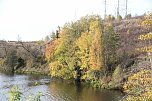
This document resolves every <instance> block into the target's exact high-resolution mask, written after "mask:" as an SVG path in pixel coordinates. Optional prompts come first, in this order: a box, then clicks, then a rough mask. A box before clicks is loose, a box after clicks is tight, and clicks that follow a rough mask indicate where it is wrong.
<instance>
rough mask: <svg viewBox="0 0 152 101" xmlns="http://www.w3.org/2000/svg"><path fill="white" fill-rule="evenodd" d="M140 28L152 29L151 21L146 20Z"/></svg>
mask: <svg viewBox="0 0 152 101" xmlns="http://www.w3.org/2000/svg"><path fill="white" fill-rule="evenodd" d="M141 25H142V26H145V27H147V28H152V19H146V20H144V21H143V22H142V24H141Z"/></svg>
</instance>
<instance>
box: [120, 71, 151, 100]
mask: <svg viewBox="0 0 152 101" xmlns="http://www.w3.org/2000/svg"><path fill="white" fill-rule="evenodd" d="M123 88H124V91H125V92H126V93H127V94H128V96H127V97H126V98H125V99H123V100H125V101H151V100H152V73H151V71H150V70H142V71H140V72H138V73H136V74H134V75H132V76H130V77H129V78H128V81H127V82H126V83H125V84H124V86H123Z"/></svg>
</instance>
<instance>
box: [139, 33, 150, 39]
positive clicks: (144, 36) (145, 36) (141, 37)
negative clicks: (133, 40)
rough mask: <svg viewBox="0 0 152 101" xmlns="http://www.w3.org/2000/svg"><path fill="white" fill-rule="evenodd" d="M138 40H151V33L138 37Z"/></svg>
mask: <svg viewBox="0 0 152 101" xmlns="http://www.w3.org/2000/svg"><path fill="white" fill-rule="evenodd" d="M138 39H139V40H149V39H152V32H150V33H148V34H146V35H140V36H139V37H138Z"/></svg>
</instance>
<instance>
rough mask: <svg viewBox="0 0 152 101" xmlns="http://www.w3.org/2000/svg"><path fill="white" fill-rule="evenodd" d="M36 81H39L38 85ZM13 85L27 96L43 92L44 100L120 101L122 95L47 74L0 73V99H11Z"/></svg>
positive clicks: (0, 100)
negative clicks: (10, 93) (52, 77)
mask: <svg viewBox="0 0 152 101" xmlns="http://www.w3.org/2000/svg"><path fill="white" fill-rule="evenodd" d="M35 82H37V83H38V85H37V86H35ZM13 85H17V86H18V87H19V88H20V89H21V91H22V93H23V95H24V97H26V98H28V97H29V96H30V95H31V94H36V93H37V92H42V93H43V94H44V96H42V97H41V100H42V101H118V98H119V97H120V96H121V92H119V91H110V90H99V89H95V88H92V87H89V86H88V85H83V84H80V83H69V82H66V81H62V80H55V79H50V78H49V77H47V76H38V75H37V76H33V75H16V74H14V75H4V74H0V101H8V100H9V95H8V92H9V91H10V88H11V87H12V86H13ZM22 100H23V101H24V100H25V98H22Z"/></svg>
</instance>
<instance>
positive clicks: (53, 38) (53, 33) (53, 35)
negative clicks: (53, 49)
mask: <svg viewBox="0 0 152 101" xmlns="http://www.w3.org/2000/svg"><path fill="white" fill-rule="evenodd" d="M50 38H51V40H55V38H56V35H55V32H52V33H51V35H50Z"/></svg>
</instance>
